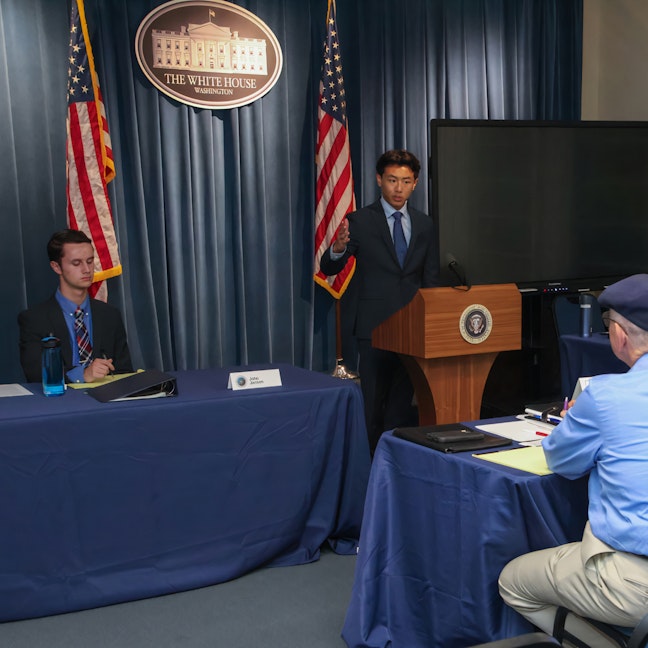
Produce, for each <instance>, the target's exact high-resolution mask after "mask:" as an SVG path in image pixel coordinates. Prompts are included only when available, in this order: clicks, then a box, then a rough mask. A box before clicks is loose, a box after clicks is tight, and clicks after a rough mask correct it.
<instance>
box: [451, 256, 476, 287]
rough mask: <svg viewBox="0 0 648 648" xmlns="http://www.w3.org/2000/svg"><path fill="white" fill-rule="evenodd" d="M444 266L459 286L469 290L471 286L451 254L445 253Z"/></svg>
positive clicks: (464, 272) (461, 267) (460, 266)
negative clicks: (455, 278)
mask: <svg viewBox="0 0 648 648" xmlns="http://www.w3.org/2000/svg"><path fill="white" fill-rule="evenodd" d="M446 264H447V266H448V270H450V272H452V274H453V275H454V276H455V277H457V279H458V280H459V285H461V286H466V290H470V288H471V284H470V282H469V281H468V277H467V275H466V271H465V269H464V267H463V266H462V265H461V264H460V263H459V261H457V258H456V257H455V255H454V254H452V252H447V253H446Z"/></svg>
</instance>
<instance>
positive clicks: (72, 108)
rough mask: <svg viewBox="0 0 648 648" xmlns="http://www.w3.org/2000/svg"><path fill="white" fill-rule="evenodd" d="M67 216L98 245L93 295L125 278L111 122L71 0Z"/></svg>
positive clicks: (81, 13) (79, 6)
mask: <svg viewBox="0 0 648 648" xmlns="http://www.w3.org/2000/svg"><path fill="white" fill-rule="evenodd" d="M67 96H68V112H67V214H68V224H69V226H70V228H71V229H78V230H82V231H84V232H85V233H86V234H87V235H88V236H89V237H90V238H91V239H92V242H93V244H94V247H95V251H96V254H95V276H94V280H95V283H94V284H93V287H94V289H93V290H91V292H92V294H95V293H96V292H97V290H98V287H99V285H100V283H99V282H102V281H103V280H104V279H108V278H110V277H115V276H117V275H120V274H121V271H122V269H121V263H120V260H119V252H118V250H117V239H116V237H115V227H114V225H113V219H112V212H111V209H110V199H109V198H108V189H107V184H108V182H110V181H111V180H112V179H113V178H114V177H115V163H114V160H113V153H112V148H111V145H110V134H109V133H108V122H107V121H106V112H105V109H104V105H103V99H102V96H101V90H100V89H99V78H98V77H97V72H96V70H95V65H94V59H93V57H92V48H91V46H90V38H89V36H88V25H87V23H86V19H85V10H84V8H83V0H72V17H71V21H70V48H69V55H68V86H67Z"/></svg>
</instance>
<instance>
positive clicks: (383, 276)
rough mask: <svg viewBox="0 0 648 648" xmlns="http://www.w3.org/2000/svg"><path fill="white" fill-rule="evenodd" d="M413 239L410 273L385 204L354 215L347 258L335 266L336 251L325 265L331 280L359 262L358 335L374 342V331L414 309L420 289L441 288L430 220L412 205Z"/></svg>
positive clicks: (326, 258)
mask: <svg viewBox="0 0 648 648" xmlns="http://www.w3.org/2000/svg"><path fill="white" fill-rule="evenodd" d="M407 211H408V213H409V215H410V219H411V223H412V236H411V239H410V243H409V246H408V248H407V256H406V257H405V264H404V267H403V268H401V267H400V264H399V263H398V258H397V257H396V250H395V249H394V242H393V240H392V237H391V233H390V231H389V225H388V224H387V218H386V217H385V211H384V210H383V207H382V204H381V203H380V201H377V202H375V203H373V204H372V205H368V206H367V207H363V208H362V209H359V210H358V211H355V212H353V213H352V214H349V216H348V219H349V236H350V241H349V244H348V245H347V250H346V252H345V254H344V256H343V257H342V258H341V259H338V260H337V261H333V260H331V255H330V248H329V249H328V250H326V251H325V252H324V254H323V255H322V258H321V260H320V268H321V269H322V272H324V273H325V274H327V275H334V274H337V273H338V272H340V270H342V268H344V265H345V264H346V262H347V259H348V258H349V256H350V255H355V257H356V272H355V275H354V277H353V281H354V282H355V281H357V282H358V283H359V285H358V287H357V290H358V303H357V312H356V317H355V327H354V333H355V335H356V337H357V338H361V339H370V338H371V332H372V330H373V329H374V328H375V327H376V326H378V324H380V323H381V322H383V321H384V320H386V319H387V318H388V317H390V316H391V315H393V314H394V313H395V312H396V311H397V310H400V309H401V308H402V307H403V306H405V305H406V304H408V303H409V302H410V301H411V300H412V298H413V297H414V295H415V294H416V292H417V291H418V289H419V288H430V287H432V286H437V285H439V249H438V241H437V234H436V228H435V226H434V221H433V220H432V218H431V217H430V216H428V215H427V214H424V213H423V212H420V211H418V210H417V209H414V208H412V207H410V206H409V205H408V207H407Z"/></svg>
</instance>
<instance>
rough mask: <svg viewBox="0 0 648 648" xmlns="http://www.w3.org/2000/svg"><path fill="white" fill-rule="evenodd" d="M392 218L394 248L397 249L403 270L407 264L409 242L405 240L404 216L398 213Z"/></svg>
mask: <svg viewBox="0 0 648 648" xmlns="http://www.w3.org/2000/svg"><path fill="white" fill-rule="evenodd" d="M392 216H393V217H394V247H395V248H396V256H397V257H398V263H400V265H401V268H402V267H403V265H404V264H405V255H406V254H407V241H406V240H405V233H404V232H403V224H402V223H401V218H402V217H403V214H401V213H400V212H398V211H397V212H394V213H393V214H392Z"/></svg>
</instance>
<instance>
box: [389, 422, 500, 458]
mask: <svg viewBox="0 0 648 648" xmlns="http://www.w3.org/2000/svg"><path fill="white" fill-rule="evenodd" d="M394 436H395V437H399V438H400V439H406V440H407V441H412V442H413V443H418V444H419V445H424V446H427V447H428V448H433V449H434V450H438V451H439V452H467V451H474V450H487V449H489V448H497V447H499V446H507V445H511V440H510V439H505V438H504V437H500V436H496V435H493V434H486V433H484V432H479V431H475V430H471V429H470V428H467V427H466V426H464V425H461V423H446V424H444V425H426V426H422V427H406V428H396V429H395V430H394Z"/></svg>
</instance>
